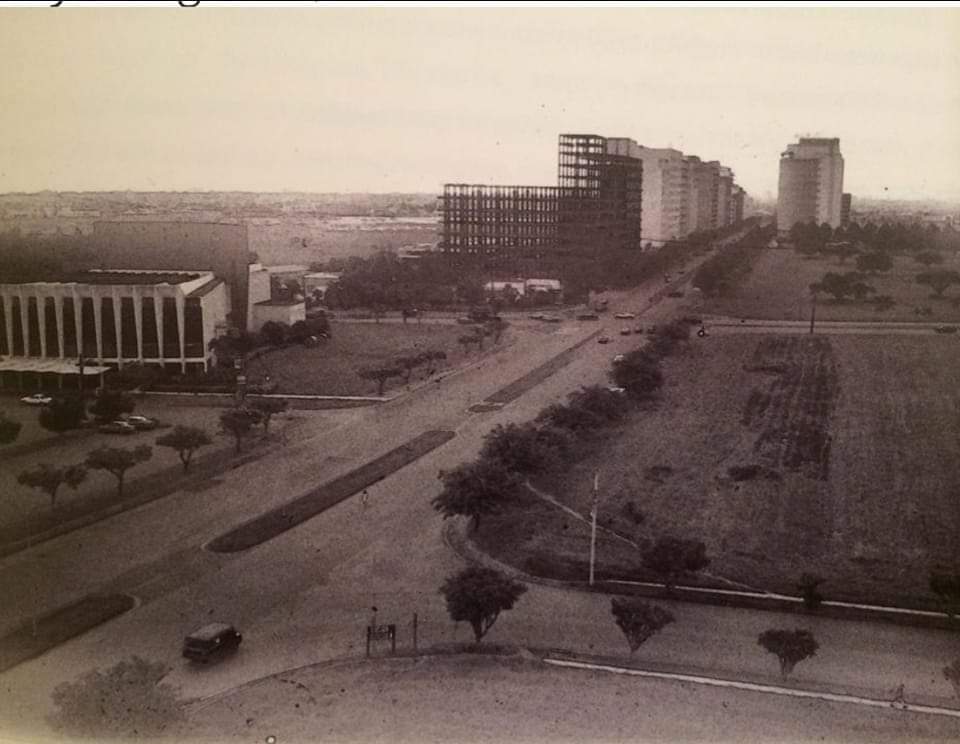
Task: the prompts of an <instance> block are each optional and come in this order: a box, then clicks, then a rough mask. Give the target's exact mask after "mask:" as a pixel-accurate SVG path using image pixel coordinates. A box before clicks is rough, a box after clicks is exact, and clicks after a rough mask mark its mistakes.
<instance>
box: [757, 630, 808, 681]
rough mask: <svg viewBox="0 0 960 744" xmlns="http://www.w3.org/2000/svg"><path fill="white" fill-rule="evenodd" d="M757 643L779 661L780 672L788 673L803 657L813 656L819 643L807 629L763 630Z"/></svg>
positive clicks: (784, 674)
mask: <svg viewBox="0 0 960 744" xmlns="http://www.w3.org/2000/svg"><path fill="white" fill-rule="evenodd" d="M757 643H758V644H759V645H760V646H762V647H763V648H764V649H766V650H767V651H769V652H770V653H771V654H773V655H774V656H776V657H777V659H778V660H779V662H780V674H781V676H783V677H786V676H787V675H789V674H790V673H791V672H792V671H793V668H794V667H795V666H796V665H797V664H799V663H800V662H801V661H803V660H804V659H809V658H810V657H812V656H815V655H816V653H817V650H818V649H819V648H820V645H819V644H818V643H817V641H816V639H814V637H813V633H811V632H810V631H809V630H799V629H797V630H777V629H772V630H765V631H763V633H761V634H760V637H759V638H757Z"/></svg>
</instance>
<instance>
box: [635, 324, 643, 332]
mask: <svg viewBox="0 0 960 744" xmlns="http://www.w3.org/2000/svg"><path fill="white" fill-rule="evenodd" d="M633 332H634V333H643V326H637V327H636V328H634V329H633Z"/></svg>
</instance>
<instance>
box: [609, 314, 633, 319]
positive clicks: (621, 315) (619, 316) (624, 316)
mask: <svg viewBox="0 0 960 744" xmlns="http://www.w3.org/2000/svg"><path fill="white" fill-rule="evenodd" d="M613 317H614V318H616V319H617V320H633V319H634V318H636V317H637V316H636V315H634V314H633V313H617V314H616V315H614V316H613Z"/></svg>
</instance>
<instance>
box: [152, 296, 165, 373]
mask: <svg viewBox="0 0 960 744" xmlns="http://www.w3.org/2000/svg"><path fill="white" fill-rule="evenodd" d="M153 315H154V320H155V321H156V326H157V358H158V359H159V360H160V363H161V364H162V363H163V360H164V356H163V298H162V297H161V296H160V290H159V289H158V288H157V287H154V288H153Z"/></svg>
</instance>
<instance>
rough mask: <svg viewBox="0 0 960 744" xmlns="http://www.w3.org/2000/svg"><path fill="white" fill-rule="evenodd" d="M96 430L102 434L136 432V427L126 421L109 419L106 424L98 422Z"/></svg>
mask: <svg viewBox="0 0 960 744" xmlns="http://www.w3.org/2000/svg"><path fill="white" fill-rule="evenodd" d="M97 431H99V432H100V433H102V434H136V433H137V429H136V427H135V426H134V425H133V424H128V423H127V422H126V421H109V422H107V423H106V424H100V426H98V427H97Z"/></svg>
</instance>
